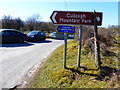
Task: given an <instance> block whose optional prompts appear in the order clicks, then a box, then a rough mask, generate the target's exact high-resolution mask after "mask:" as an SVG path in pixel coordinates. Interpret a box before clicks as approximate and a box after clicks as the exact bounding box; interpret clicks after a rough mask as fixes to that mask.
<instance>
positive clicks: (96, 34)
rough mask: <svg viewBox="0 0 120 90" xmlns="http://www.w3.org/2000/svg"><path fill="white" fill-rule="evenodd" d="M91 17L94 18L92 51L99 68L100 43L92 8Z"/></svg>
mask: <svg viewBox="0 0 120 90" xmlns="http://www.w3.org/2000/svg"><path fill="white" fill-rule="evenodd" d="M93 18H94V29H95V30H94V38H95V40H94V46H95V47H94V50H95V51H94V52H95V60H96V63H97V67H98V68H99V69H100V68H101V61H100V45H99V42H98V30H97V20H96V12H95V10H94V13H93Z"/></svg>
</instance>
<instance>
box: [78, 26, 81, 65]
mask: <svg viewBox="0 0 120 90" xmlns="http://www.w3.org/2000/svg"><path fill="white" fill-rule="evenodd" d="M81 48H82V26H80V29H79V45H78V67H80V59H81V57H80V56H81Z"/></svg>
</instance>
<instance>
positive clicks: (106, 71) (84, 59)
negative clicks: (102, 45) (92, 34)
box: [28, 40, 120, 88]
mask: <svg viewBox="0 0 120 90" xmlns="http://www.w3.org/2000/svg"><path fill="white" fill-rule="evenodd" d="M77 45H78V43H77V42H76V41H74V40H71V41H69V42H68V48H67V69H63V45H62V46H60V47H59V48H58V49H56V50H55V51H54V52H53V54H52V55H51V57H50V58H49V59H48V60H47V61H46V62H45V63H44V65H43V66H42V67H41V68H40V70H39V71H38V73H37V74H36V76H35V78H34V79H33V80H32V81H31V83H30V84H29V85H28V87H29V88H109V87H118V86H119V81H117V78H115V77H114V79H111V78H112V76H113V73H114V72H116V69H118V66H119V63H118V61H116V60H117V58H118V57H119V51H118V48H120V47H118V46H115V47H113V48H110V50H112V53H114V54H111V55H109V56H107V55H106V52H104V51H101V52H102V55H101V56H102V62H103V64H102V70H98V69H97V67H96V63H95V61H94V59H93V54H92V53H91V52H88V50H86V49H84V48H83V49H82V55H81V64H80V66H81V68H77V67H76V65H77V53H78V50H77V48H78V47H77ZM116 50H117V52H116ZM112 80H115V81H114V82H113V81H112Z"/></svg>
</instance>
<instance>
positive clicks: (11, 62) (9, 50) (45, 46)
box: [0, 39, 63, 89]
mask: <svg viewBox="0 0 120 90" xmlns="http://www.w3.org/2000/svg"><path fill="white" fill-rule="evenodd" d="M62 44H63V40H52V39H49V40H46V41H45V42H38V43H22V44H4V45H3V46H0V85H1V86H0V89H1V88H13V87H14V86H16V85H19V84H21V83H22V82H23V81H24V78H25V76H26V75H27V73H32V71H33V72H34V71H35V69H36V67H38V66H39V65H40V64H41V63H42V62H43V61H44V60H45V59H46V58H47V57H48V56H49V55H50V53H51V52H52V51H54V50H55V49H56V48H57V47H58V46H60V45H62Z"/></svg>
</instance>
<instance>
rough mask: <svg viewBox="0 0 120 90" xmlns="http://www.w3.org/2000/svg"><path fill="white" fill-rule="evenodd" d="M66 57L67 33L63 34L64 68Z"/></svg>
mask: <svg viewBox="0 0 120 90" xmlns="http://www.w3.org/2000/svg"><path fill="white" fill-rule="evenodd" d="M66 55H67V33H64V57H63V58H64V63H63V64H64V65H63V66H64V68H67V67H66Z"/></svg>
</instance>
